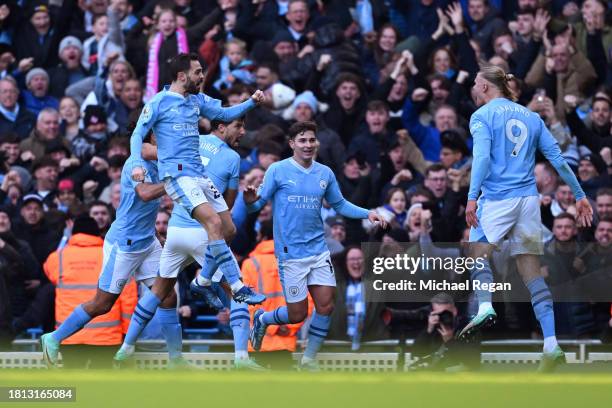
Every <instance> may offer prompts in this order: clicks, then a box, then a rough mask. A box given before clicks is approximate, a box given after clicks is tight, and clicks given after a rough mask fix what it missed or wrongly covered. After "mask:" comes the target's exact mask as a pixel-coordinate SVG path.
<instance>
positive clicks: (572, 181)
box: [538, 119, 593, 226]
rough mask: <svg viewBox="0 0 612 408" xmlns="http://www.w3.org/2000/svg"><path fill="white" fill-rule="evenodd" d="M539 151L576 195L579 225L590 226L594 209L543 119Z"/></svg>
mask: <svg viewBox="0 0 612 408" xmlns="http://www.w3.org/2000/svg"><path fill="white" fill-rule="evenodd" d="M538 149H539V150H540V151H541V152H542V154H543V155H544V157H546V159H547V160H548V161H549V162H550V164H552V165H553V167H554V168H555V169H556V170H557V173H559V175H560V176H561V178H562V179H563V181H565V183H567V185H568V186H570V188H571V189H572V193H574V197H576V217H577V221H578V225H579V226H590V225H591V222H592V221H593V208H592V207H591V203H590V202H589V200H588V198H586V194H585V193H584V191H583V190H582V187H580V183H579V182H578V179H577V178H576V175H575V174H574V172H573V171H572V169H571V167H570V166H569V164H567V161H566V160H565V159H564V158H563V156H561V149H559V144H558V143H557V141H556V140H555V138H554V137H553V135H551V134H550V131H549V130H548V128H547V127H546V125H545V124H544V122H543V121H542V120H541V119H540V137H539V138H538Z"/></svg>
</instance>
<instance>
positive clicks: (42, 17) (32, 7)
mask: <svg viewBox="0 0 612 408" xmlns="http://www.w3.org/2000/svg"><path fill="white" fill-rule="evenodd" d="M28 6H29V7H28V9H27V10H26V13H24V17H25V18H23V20H22V21H21V22H20V23H19V24H17V25H16V27H15V28H16V30H15V34H14V36H13V48H14V50H15V57H16V58H17V60H22V59H24V58H30V57H31V58H34V60H33V63H34V66H36V67H42V68H51V67H53V66H55V65H57V63H58V55H57V54H58V53H57V51H58V47H59V44H60V42H61V40H62V38H64V36H65V35H66V33H67V32H68V29H69V28H70V26H69V24H68V20H69V19H70V16H71V13H72V11H73V10H74V9H75V8H76V3H75V1H74V0H65V1H63V2H62V5H61V7H60V8H59V10H58V11H57V14H56V15H55V18H51V13H50V7H49V6H48V5H47V4H46V2H43V1H34V2H29V3H28Z"/></svg>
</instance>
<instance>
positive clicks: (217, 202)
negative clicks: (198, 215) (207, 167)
mask: <svg viewBox="0 0 612 408" xmlns="http://www.w3.org/2000/svg"><path fill="white" fill-rule="evenodd" d="M197 180H198V183H199V185H200V187H201V189H202V191H204V195H205V196H206V200H207V201H208V202H209V203H210V205H211V206H212V208H213V209H214V210H215V212H217V213H222V212H224V211H227V210H228V208H227V203H226V202H225V199H224V198H223V195H222V194H221V192H219V190H217V187H215V185H214V183H213V182H212V180H211V179H210V178H208V177H199V178H198V179H197Z"/></svg>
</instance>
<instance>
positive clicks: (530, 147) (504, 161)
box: [459, 66, 593, 371]
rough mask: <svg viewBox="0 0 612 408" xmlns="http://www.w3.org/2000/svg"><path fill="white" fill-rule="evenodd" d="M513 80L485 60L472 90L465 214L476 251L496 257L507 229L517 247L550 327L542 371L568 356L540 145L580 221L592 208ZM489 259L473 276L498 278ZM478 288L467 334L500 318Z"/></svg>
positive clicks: (536, 306)
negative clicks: (546, 253) (547, 228)
mask: <svg viewBox="0 0 612 408" xmlns="http://www.w3.org/2000/svg"><path fill="white" fill-rule="evenodd" d="M511 79H512V75H510V74H506V73H505V72H504V71H503V70H502V69H501V68H498V67H495V66H485V67H483V68H482V69H481V71H480V72H479V73H478V75H477V76H476V80H475V81H474V82H475V83H474V87H473V89H472V95H473V97H474V99H475V101H476V104H477V105H478V106H481V107H480V108H479V109H478V110H477V111H476V112H474V114H473V115H472V118H471V120H470V132H471V133H472V137H473V138H474V152H473V156H474V161H473V164H472V175H471V183H470V190H469V193H468V202H467V207H466V221H467V224H468V225H469V226H470V227H471V231H470V242H471V244H470V247H471V250H472V256H473V257H487V258H489V259H490V255H491V251H492V249H493V248H494V247H495V246H496V245H497V244H499V243H500V242H501V241H502V239H503V238H504V237H506V236H508V238H509V243H510V246H511V254H512V255H515V256H516V263H517V267H518V270H519V273H520V275H521V277H522V279H523V281H524V282H525V284H526V286H527V288H528V289H529V292H530V294H531V304H532V307H533V311H534V313H535V315H536V317H537V319H538V321H539V322H540V326H541V327H542V332H543V334H544V353H543V357H542V360H541V362H540V367H539V370H540V371H551V370H553V369H554V367H555V366H556V365H557V364H558V363H562V362H564V361H565V354H564V353H563V351H562V350H561V348H560V347H559V345H558V343H557V339H556V336H555V318H554V313H553V303H552V295H551V293H550V290H549V289H548V286H547V285H546V283H545V282H544V278H543V277H542V276H541V274H540V260H539V255H541V254H542V253H543V245H542V222H541V218H540V199H539V196H538V190H537V189H536V182H535V176H534V167H535V154H536V150H539V151H540V152H542V154H543V155H544V157H546V159H548V161H550V163H551V164H552V165H553V166H554V167H555V169H556V170H557V172H558V173H559V175H560V176H561V177H562V178H563V180H565V182H566V183H567V184H568V185H569V186H570V187H571V189H572V192H573V193H574V196H575V197H576V212H577V219H578V225H581V226H589V225H590V224H591V220H592V217H593V210H592V208H591V205H590V204H589V201H588V199H587V198H586V196H585V194H584V191H582V188H581V187H580V185H579V184H578V180H576V176H575V175H574V173H573V172H572V170H571V168H570V167H569V165H568V164H567V162H566V161H565V160H564V159H563V158H562V157H561V150H560V149H559V146H558V145H557V142H556V140H555V139H554V138H553V136H552V135H551V134H550V132H549V131H548V129H547V128H546V126H545V125H544V122H543V121H542V119H541V118H540V116H539V115H538V114H536V113H534V112H531V111H530V110H529V109H526V108H525V107H523V106H521V105H519V104H517V103H515V102H513V100H514V97H513V95H512V91H511V90H510V88H509V85H508V82H509V81H510V80H511ZM481 191H482V194H481ZM479 195H480V198H479ZM477 199H478V202H477V201H476V200H477ZM484 265H485V268H484V269H481V270H478V271H475V272H473V273H472V276H471V278H472V280H478V281H480V282H481V283H492V281H493V274H492V272H491V268H490V266H489V263H488V261H485V262H484ZM475 292H476V297H477V299H478V306H479V308H478V313H477V315H476V316H475V317H474V318H473V319H472V320H471V321H470V322H469V323H468V325H467V326H466V327H465V328H464V329H463V330H462V331H461V332H460V333H459V336H460V337H464V336H467V335H469V334H471V333H473V332H475V331H477V330H479V329H480V328H482V327H484V326H489V325H492V324H494V323H495V319H496V314H495V311H494V310H493V307H492V305H491V293H490V292H488V291H486V290H476V291H475Z"/></svg>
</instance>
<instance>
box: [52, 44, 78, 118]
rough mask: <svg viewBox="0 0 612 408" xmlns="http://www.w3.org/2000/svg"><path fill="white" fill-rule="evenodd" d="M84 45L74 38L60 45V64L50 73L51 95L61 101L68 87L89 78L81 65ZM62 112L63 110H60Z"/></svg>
mask: <svg viewBox="0 0 612 408" xmlns="http://www.w3.org/2000/svg"><path fill="white" fill-rule="evenodd" d="M82 56H83V43H81V40H79V39H78V38H76V37H74V36H68V37H64V38H63V39H62V41H61V42H60V45H59V58H60V64H59V65H57V66H55V67H52V68H50V69H49V70H48V72H49V78H50V79H49V82H50V84H49V94H50V95H51V96H53V97H54V98H57V99H60V98H61V97H62V96H63V95H64V92H65V91H66V88H68V86H70V85H72V84H74V83H76V82H78V81H80V80H81V79H84V78H85V77H86V76H87V71H86V68H85V67H84V66H83V65H81V58H82ZM60 110H61V109H60Z"/></svg>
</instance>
